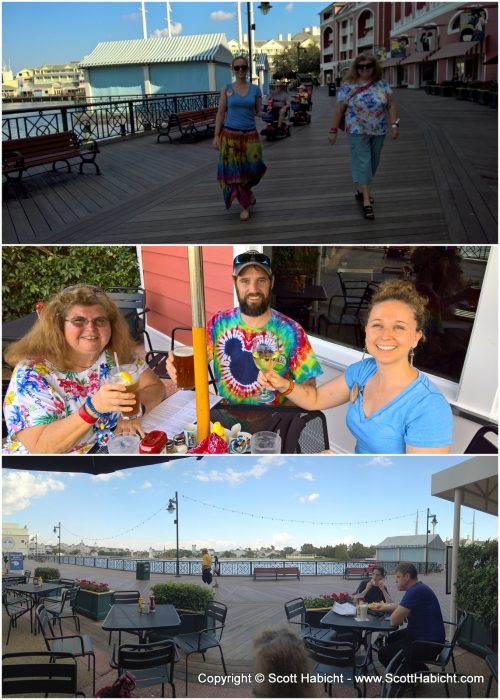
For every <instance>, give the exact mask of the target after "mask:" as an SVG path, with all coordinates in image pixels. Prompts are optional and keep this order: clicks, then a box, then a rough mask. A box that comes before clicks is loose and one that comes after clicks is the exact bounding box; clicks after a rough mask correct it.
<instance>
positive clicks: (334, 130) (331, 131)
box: [330, 129, 338, 134]
mask: <svg viewBox="0 0 500 700" xmlns="http://www.w3.org/2000/svg"><path fill="white" fill-rule="evenodd" d="M337 131H338V129H330V134H336V133H337Z"/></svg>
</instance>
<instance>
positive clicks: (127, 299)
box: [105, 287, 153, 350]
mask: <svg viewBox="0 0 500 700" xmlns="http://www.w3.org/2000/svg"><path fill="white" fill-rule="evenodd" d="M105 292H106V294H107V295H108V297H109V298H110V299H112V300H113V301H114V302H115V304H116V305H117V306H118V307H119V309H120V312H121V313H122V315H123V316H124V317H125V320H126V321H127V323H128V325H129V328H130V332H131V334H132V337H133V338H134V340H142V339H143V338H145V341H147V345H148V347H149V349H150V350H152V349H153V346H152V345H151V338H150V336H149V333H148V331H147V330H146V314H147V312H148V311H149V309H148V307H147V306H146V290H145V289H143V288H142V287H107V288H106V290H105Z"/></svg>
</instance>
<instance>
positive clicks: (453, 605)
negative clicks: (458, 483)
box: [450, 489, 463, 622]
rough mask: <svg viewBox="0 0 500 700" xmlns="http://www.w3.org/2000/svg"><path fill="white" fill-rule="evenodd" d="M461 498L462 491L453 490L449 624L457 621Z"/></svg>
mask: <svg viewBox="0 0 500 700" xmlns="http://www.w3.org/2000/svg"><path fill="white" fill-rule="evenodd" d="M462 496H463V493H462V489H455V501H454V511H453V549H452V552H451V582H450V583H451V600H450V622H455V620H456V619H457V578H458V576H457V572H458V547H459V545H460V510H461V506H462Z"/></svg>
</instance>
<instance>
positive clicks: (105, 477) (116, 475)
mask: <svg viewBox="0 0 500 700" xmlns="http://www.w3.org/2000/svg"><path fill="white" fill-rule="evenodd" d="M90 478H91V480H92V481H111V480H112V479H124V478H125V474H124V473H123V472H121V471H117V472H109V474H95V475H94V474H93V475H92V476H91V477H90Z"/></svg>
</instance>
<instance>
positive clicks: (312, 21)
mask: <svg viewBox="0 0 500 700" xmlns="http://www.w3.org/2000/svg"><path fill="white" fill-rule="evenodd" d="M258 5H259V2H255V3H254V15H255V17H254V21H255V25H256V28H255V37H256V39H257V40H261V39H271V38H275V39H277V38H278V34H279V33H282V34H283V35H284V36H286V34H288V33H289V32H290V33H291V34H292V36H293V34H296V33H297V32H300V31H302V30H303V28H304V27H308V26H313V25H314V26H319V16H318V13H319V12H320V10H322V9H324V8H325V7H326V6H327V5H328V3H327V2H323V3H320V2H309V1H308V2H280V1H279V0H273V2H272V9H271V10H270V12H269V14H268V15H263V14H262V13H261V12H260V10H258ZM245 8H246V3H245V2H243V3H242V24H243V31H244V32H245V31H246V9H245ZM146 10H147V30H148V36H154V35H157V34H158V32H161V31H162V30H164V29H165V28H166V3H165V2H147V3H146ZM171 11H172V12H171V22H172V29H173V31H174V32H175V33H176V34H184V35H186V34H212V33H219V32H225V34H226V36H227V38H228V39H237V38H238V30H237V20H236V3H235V2H172V3H171ZM2 38H3V49H2V50H3V55H2V60H3V64H4V65H10V67H11V68H12V70H13V72H14V73H16V71H18V70H21V68H27V67H35V66H40V65H43V64H44V63H67V62H68V61H79V60H81V59H82V58H83V57H84V56H85V55H87V54H89V53H90V52H91V51H92V50H93V49H94V48H95V46H96V45H97V44H98V43H99V42H101V41H113V40H119V39H142V21H141V14H140V2H2Z"/></svg>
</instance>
